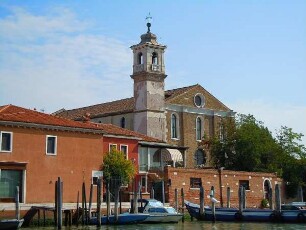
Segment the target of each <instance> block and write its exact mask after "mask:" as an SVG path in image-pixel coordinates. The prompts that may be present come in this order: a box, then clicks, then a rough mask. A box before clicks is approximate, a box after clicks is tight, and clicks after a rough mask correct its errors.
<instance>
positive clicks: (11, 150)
mask: <svg viewBox="0 0 306 230" xmlns="http://www.w3.org/2000/svg"><path fill="white" fill-rule="evenodd" d="M112 146H115V147H116V148H117V149H118V150H120V151H122V152H124V153H126V157H127V159H130V160H132V161H133V162H134V163H135V165H136V167H137V168H139V167H138V165H137V162H138V148H144V149H146V150H147V151H150V149H151V148H152V147H154V148H156V147H159V148H161V147H165V143H164V142H162V141H159V140H157V139H155V138H151V137H148V136H145V135H143V134H139V133H136V132H133V131H130V130H127V129H122V128H120V127H117V126H114V125H111V124H95V123H92V122H77V121H72V120H68V119H64V118H59V117H56V116H53V115H48V114H44V113H40V112H37V111H33V110H29V109H24V108H21V107H17V106H13V105H7V106H0V203H7V202H13V201H14V196H15V189H16V186H19V187H20V201H21V202H22V203H52V202H54V184H55V181H56V180H57V178H58V177H61V178H62V180H63V181H64V197H63V201H64V202H65V203H70V202H76V198H77V192H78V191H80V189H81V186H82V183H83V181H84V182H85V183H86V184H87V186H88V187H89V185H90V184H91V183H93V182H94V181H96V178H97V177H100V176H101V175H102V174H103V172H101V171H100V166H101V164H102V162H103V156H104V154H106V153H107V152H109V149H110V147H112ZM136 178H137V179H138V180H141V175H139V174H138V175H136ZM143 186H144V189H145V188H146V187H145V186H146V181H144V183H143ZM126 192H127V193H129V192H131V190H130V188H128V189H127V190H126Z"/></svg>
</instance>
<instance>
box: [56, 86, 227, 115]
mask: <svg viewBox="0 0 306 230" xmlns="http://www.w3.org/2000/svg"><path fill="white" fill-rule="evenodd" d="M198 86H200V85H199V84H195V85H191V86H186V87H182V88H176V89H171V90H167V91H165V102H166V103H168V104H171V101H172V100H174V99H175V98H176V97H178V96H180V95H182V94H183V93H186V92H188V91H189V90H191V89H194V88H196V87H198ZM200 87H201V86H200ZM205 91H206V90H205ZM207 93H209V92H207ZM220 103H221V102H220ZM133 111H134V97H131V98H126V99H121V100H117V101H112V102H106V103H101V104H96V105H91V106H86V107H82V108H77V109H71V110H65V109H61V110H59V111H57V112H54V113H53V114H54V115H56V116H60V117H65V118H68V119H73V120H81V119H82V117H83V116H84V115H85V114H89V116H90V118H96V117H104V116H108V115H114V114H126V113H132V112H133Z"/></svg>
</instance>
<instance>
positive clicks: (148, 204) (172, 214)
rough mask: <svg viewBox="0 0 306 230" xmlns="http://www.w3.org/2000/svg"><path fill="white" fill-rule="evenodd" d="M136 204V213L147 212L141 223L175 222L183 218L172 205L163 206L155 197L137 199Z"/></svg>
mask: <svg viewBox="0 0 306 230" xmlns="http://www.w3.org/2000/svg"><path fill="white" fill-rule="evenodd" d="M132 204H133V201H132ZM138 204H139V206H138V213H142V214H149V217H148V218H146V219H145V220H144V221H143V222H142V223H177V222H179V221H180V220H181V219H182V218H183V214H181V213H178V212H177V211H176V210H175V209H174V208H173V207H165V206H164V205H163V204H162V203H161V202H160V201H158V200H155V199H139V200H138Z"/></svg>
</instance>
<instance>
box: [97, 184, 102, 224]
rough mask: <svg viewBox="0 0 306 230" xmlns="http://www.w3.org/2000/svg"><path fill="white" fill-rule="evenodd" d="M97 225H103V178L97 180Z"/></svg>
mask: <svg viewBox="0 0 306 230" xmlns="http://www.w3.org/2000/svg"><path fill="white" fill-rule="evenodd" d="M97 226H98V227H100V226H101V178H99V179H98V182H97Z"/></svg>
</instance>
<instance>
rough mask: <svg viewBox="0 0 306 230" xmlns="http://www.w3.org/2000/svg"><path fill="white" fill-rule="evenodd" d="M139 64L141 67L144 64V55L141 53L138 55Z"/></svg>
mask: <svg viewBox="0 0 306 230" xmlns="http://www.w3.org/2000/svg"><path fill="white" fill-rule="evenodd" d="M138 64H139V65H140V64H143V55H142V53H141V52H140V53H138Z"/></svg>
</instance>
